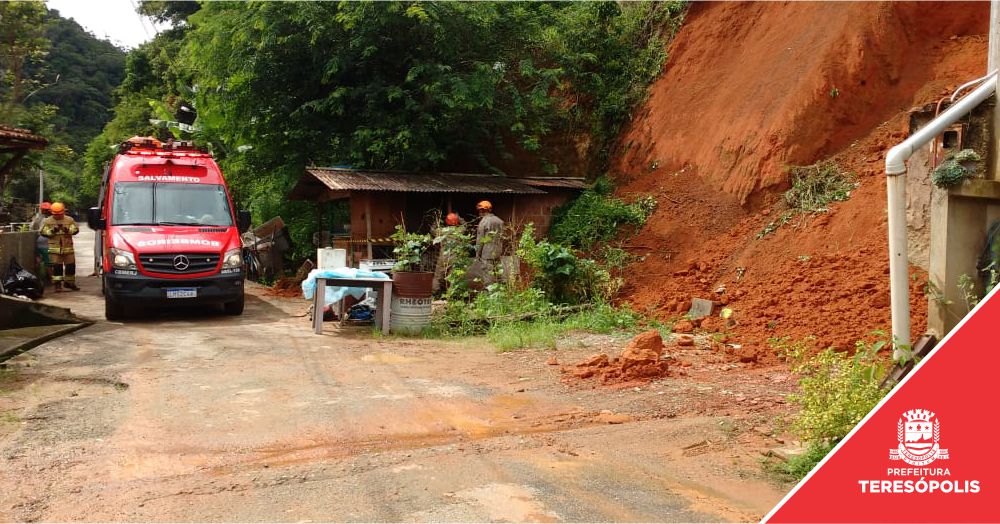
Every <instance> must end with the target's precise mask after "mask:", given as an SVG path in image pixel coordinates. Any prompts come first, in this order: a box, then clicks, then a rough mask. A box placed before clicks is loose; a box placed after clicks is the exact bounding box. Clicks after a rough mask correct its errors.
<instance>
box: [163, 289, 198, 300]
mask: <svg viewBox="0 0 1000 524" xmlns="http://www.w3.org/2000/svg"><path fill="white" fill-rule="evenodd" d="M197 296H198V288H194V287H175V288H169V289H167V298H195V297H197Z"/></svg>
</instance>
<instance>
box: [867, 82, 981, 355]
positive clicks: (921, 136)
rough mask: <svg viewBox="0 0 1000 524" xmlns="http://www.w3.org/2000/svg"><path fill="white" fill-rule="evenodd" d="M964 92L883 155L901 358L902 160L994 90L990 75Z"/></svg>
mask: <svg viewBox="0 0 1000 524" xmlns="http://www.w3.org/2000/svg"><path fill="white" fill-rule="evenodd" d="M986 78H987V80H986V81H985V82H983V84H982V85H980V86H979V87H977V88H976V89H975V90H974V91H972V92H971V93H969V95H968V96H966V97H964V98H962V99H961V100H959V101H958V102H956V103H954V104H952V105H951V107H949V108H948V109H947V110H946V111H945V112H943V113H941V114H940V115H938V117H937V118H935V119H934V120H931V121H930V122H929V123H928V124H927V125H925V126H924V127H922V128H920V130H919V131H917V132H916V133H914V134H913V135H912V136H910V137H909V138H907V139H906V140H904V141H903V142H902V143H900V144H899V145H897V146H895V147H893V148H892V149H890V150H889V152H888V153H887V154H886V155H885V174H886V184H887V194H888V201H889V292H890V304H891V306H890V307H891V309H892V338H893V343H894V347H895V349H894V351H893V353H892V357H893V358H894V359H896V360H899V359H900V358H902V357H903V356H904V354H905V351H904V350H906V349H909V348H910V283H909V273H910V268H909V261H908V260H907V256H906V252H907V245H906V176H905V175H906V160H907V159H909V158H910V157H911V156H913V152H914V151H916V149H917V148H919V147H921V146H923V145H925V144H927V143H928V142H930V141H931V140H934V139H935V138H936V137H937V136H938V135H940V134H941V133H943V132H944V130H945V129H947V128H948V126H950V125H952V124H954V123H955V122H958V120H959V119H961V118H962V117H964V116H965V115H967V114H969V113H970V112H971V111H972V110H973V109H975V108H976V106H978V105H979V104H981V103H983V101H985V100H986V99H988V98H989V97H990V96H992V95H993V93H994V92H995V91H996V84H997V83H996V80H995V77H994V76H993V75H992V74H991V75H987V76H986Z"/></svg>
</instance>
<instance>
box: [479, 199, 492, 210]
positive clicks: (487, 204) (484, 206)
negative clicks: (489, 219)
mask: <svg viewBox="0 0 1000 524" xmlns="http://www.w3.org/2000/svg"><path fill="white" fill-rule="evenodd" d="M476 209H478V210H479V211H493V204H491V203H490V201H489V200H483V201H482V202H480V203H478V204H476Z"/></svg>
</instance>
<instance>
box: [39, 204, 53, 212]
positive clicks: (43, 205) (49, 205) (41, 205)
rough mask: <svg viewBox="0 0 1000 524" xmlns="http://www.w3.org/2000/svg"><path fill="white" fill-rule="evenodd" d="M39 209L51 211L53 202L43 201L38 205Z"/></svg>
mask: <svg viewBox="0 0 1000 524" xmlns="http://www.w3.org/2000/svg"><path fill="white" fill-rule="evenodd" d="M38 209H41V210H42V211H51V210H52V204H50V203H48V202H42V203H41V204H39V205H38Z"/></svg>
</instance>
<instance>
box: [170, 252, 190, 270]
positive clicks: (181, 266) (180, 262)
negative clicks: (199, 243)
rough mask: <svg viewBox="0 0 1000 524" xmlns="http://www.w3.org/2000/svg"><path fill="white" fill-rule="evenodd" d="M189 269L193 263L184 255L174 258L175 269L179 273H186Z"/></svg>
mask: <svg viewBox="0 0 1000 524" xmlns="http://www.w3.org/2000/svg"><path fill="white" fill-rule="evenodd" d="M189 267H191V261H190V260H188V257H186V256H184V255H177V256H175V257H174V269H176V270H177V271H184V270H186V269H187V268H189Z"/></svg>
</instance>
